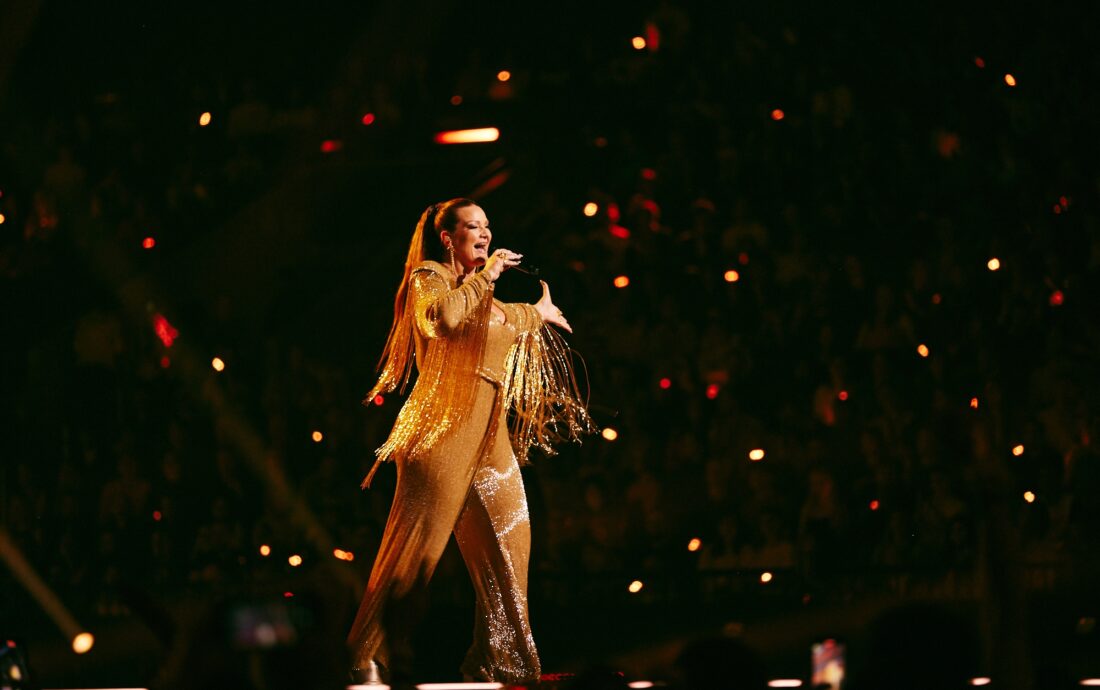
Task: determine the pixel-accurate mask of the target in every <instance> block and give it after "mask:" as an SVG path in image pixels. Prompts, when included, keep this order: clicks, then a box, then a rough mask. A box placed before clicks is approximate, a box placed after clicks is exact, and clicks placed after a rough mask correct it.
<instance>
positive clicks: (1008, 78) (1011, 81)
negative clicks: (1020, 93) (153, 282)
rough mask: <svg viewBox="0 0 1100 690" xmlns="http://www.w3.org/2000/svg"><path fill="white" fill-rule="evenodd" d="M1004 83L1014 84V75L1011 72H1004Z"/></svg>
mask: <svg viewBox="0 0 1100 690" xmlns="http://www.w3.org/2000/svg"><path fill="white" fill-rule="evenodd" d="M1005 83H1006V84H1008V85H1009V86H1016V77H1014V76H1012V75H1011V74H1006V75H1005Z"/></svg>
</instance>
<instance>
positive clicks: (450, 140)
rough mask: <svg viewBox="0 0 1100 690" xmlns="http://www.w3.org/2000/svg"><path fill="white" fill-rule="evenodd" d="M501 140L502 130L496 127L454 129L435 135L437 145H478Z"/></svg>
mask: <svg viewBox="0 0 1100 690" xmlns="http://www.w3.org/2000/svg"><path fill="white" fill-rule="evenodd" d="M497 139H500V130H499V129H497V128H496V127H482V128H480V129H453V130H449V131H446V132H439V133H437V134H436V135H435V143H437V144H477V143H483V142H488V141H496V140H497Z"/></svg>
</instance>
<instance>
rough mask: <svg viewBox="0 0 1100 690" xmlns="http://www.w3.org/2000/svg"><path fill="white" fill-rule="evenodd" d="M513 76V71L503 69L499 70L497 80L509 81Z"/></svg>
mask: <svg viewBox="0 0 1100 690" xmlns="http://www.w3.org/2000/svg"><path fill="white" fill-rule="evenodd" d="M511 78H512V73H511V72H509V71H508V70H506V69H502V70H500V71H499V72H497V81H508V80H509V79H511Z"/></svg>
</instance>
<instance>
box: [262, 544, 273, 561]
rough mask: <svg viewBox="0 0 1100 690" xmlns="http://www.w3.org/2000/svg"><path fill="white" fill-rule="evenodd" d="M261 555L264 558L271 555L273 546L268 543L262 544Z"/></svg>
mask: <svg viewBox="0 0 1100 690" xmlns="http://www.w3.org/2000/svg"><path fill="white" fill-rule="evenodd" d="M260 555H261V556H263V557H264V558H267V557H268V556H270V555H271V547H270V546H268V545H267V544H261V545H260Z"/></svg>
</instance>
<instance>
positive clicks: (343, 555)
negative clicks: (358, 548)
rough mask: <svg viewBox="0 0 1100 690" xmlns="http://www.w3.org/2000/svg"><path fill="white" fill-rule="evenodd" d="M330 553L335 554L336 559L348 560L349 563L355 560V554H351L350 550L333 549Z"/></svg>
mask: <svg viewBox="0 0 1100 690" xmlns="http://www.w3.org/2000/svg"><path fill="white" fill-rule="evenodd" d="M332 555H333V556H335V557H336V558H337V559H338V560H341V561H348V562H349V563H350V562H351V561H354V560H355V554H353V553H352V552H351V551H344V550H343V549H333V550H332Z"/></svg>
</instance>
